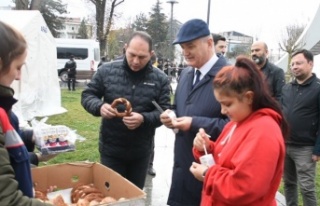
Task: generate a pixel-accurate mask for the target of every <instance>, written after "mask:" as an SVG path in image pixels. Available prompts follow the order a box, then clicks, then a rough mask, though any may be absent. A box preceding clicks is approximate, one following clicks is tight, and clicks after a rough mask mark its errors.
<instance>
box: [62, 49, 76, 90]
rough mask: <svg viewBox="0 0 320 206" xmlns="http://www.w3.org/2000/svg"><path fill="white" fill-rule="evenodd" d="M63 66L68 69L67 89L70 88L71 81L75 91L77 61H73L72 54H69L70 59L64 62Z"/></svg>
mask: <svg viewBox="0 0 320 206" xmlns="http://www.w3.org/2000/svg"><path fill="white" fill-rule="evenodd" d="M64 68H65V69H67V71H68V89H69V91H70V90H71V87H70V86H71V85H70V84H71V82H72V90H73V91H75V90H76V89H75V84H76V74H77V70H76V69H77V63H76V62H75V61H74V56H73V55H70V60H69V61H67V62H66V64H65V66H64Z"/></svg>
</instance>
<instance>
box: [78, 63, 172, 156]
mask: <svg viewBox="0 0 320 206" xmlns="http://www.w3.org/2000/svg"><path fill="white" fill-rule="evenodd" d="M120 97H123V98H126V99H128V100H129V101H130V103H131V105H132V111H133V112H137V113H140V114H142V115H143V117H144V123H143V124H141V126H140V127H138V128H137V129H135V130H129V129H128V128H127V127H126V126H125V125H124V123H123V122H122V118H113V119H104V118H103V119H102V122H101V128H100V142H99V148H100V153H102V154H105V155H112V156H118V157H122V158H128V157H129V158H138V157H141V156H144V155H148V154H149V153H150V149H151V143H152V137H153V136H154V134H155V129H156V127H159V126H160V125H161V122H160V112H159V111H158V110H157V109H156V108H155V106H154V105H153V104H152V100H155V101H156V102H157V103H158V104H159V105H160V106H161V107H162V108H163V110H166V109H167V108H169V106H170V93H169V81H168V78H167V76H166V75H165V74H164V73H163V72H162V71H160V70H159V69H157V68H154V67H152V65H151V62H149V63H148V64H147V66H146V67H145V68H143V69H142V70H141V71H139V72H133V71H132V70H131V69H130V68H129V66H128V64H127V61H126V59H124V60H123V61H115V62H111V63H106V64H103V65H102V66H101V67H100V68H99V69H98V71H97V72H96V74H95V75H94V77H93V78H92V81H91V82H90V83H89V84H88V85H87V88H86V89H85V90H84V91H83V93H82V99H81V103H82V105H83V107H84V108H85V109H86V110H87V111H88V112H89V113H91V114H92V115H94V116H100V107H101V106H102V105H103V104H104V103H108V104H111V103H112V102H113V100H115V99H117V98H120Z"/></svg>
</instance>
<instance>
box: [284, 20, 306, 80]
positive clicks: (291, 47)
mask: <svg viewBox="0 0 320 206" xmlns="http://www.w3.org/2000/svg"><path fill="white" fill-rule="evenodd" d="M305 27H306V25H304V24H297V23H294V24H290V25H288V26H286V28H285V32H284V33H283V35H282V39H281V40H280V42H279V47H280V49H281V50H282V51H284V52H287V53H288V64H287V74H286V79H287V80H289V79H291V78H292V74H291V72H290V69H289V68H290V62H291V56H292V54H293V53H294V52H296V51H297V50H299V49H301V48H303V47H304V46H305V44H306V42H305V40H301V41H299V42H297V40H298V39H299V37H300V36H301V34H302V32H303V30H304V28H305Z"/></svg>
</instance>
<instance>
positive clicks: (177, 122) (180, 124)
mask: <svg viewBox="0 0 320 206" xmlns="http://www.w3.org/2000/svg"><path fill="white" fill-rule="evenodd" d="M191 122H192V117H179V118H176V119H173V120H172V125H173V127H174V128H177V129H179V130H182V131H188V130H190V127H191Z"/></svg>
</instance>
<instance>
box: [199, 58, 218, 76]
mask: <svg viewBox="0 0 320 206" xmlns="http://www.w3.org/2000/svg"><path fill="white" fill-rule="evenodd" d="M218 59H219V58H218V57H217V55H216V54H214V55H212V57H211V58H210V59H209V61H207V63H205V64H204V65H203V66H202V67H201V68H200V69H199V70H200V72H201V75H200V80H201V79H203V77H204V76H205V75H206V74H207V73H208V72H209V71H210V69H211V68H212V66H213V65H214V64H215V63H216V62H217V61H218ZM194 76H196V69H195V70H194Z"/></svg>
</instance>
